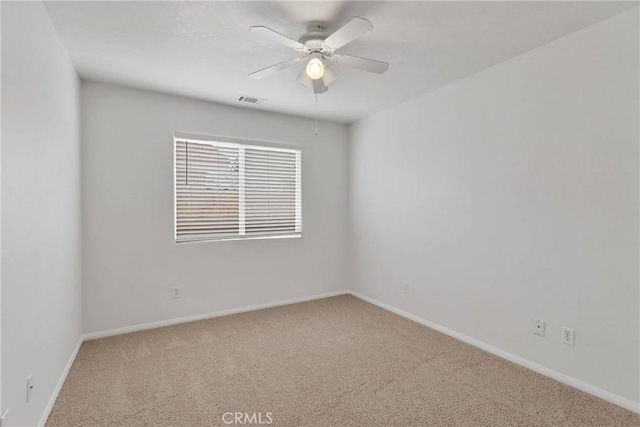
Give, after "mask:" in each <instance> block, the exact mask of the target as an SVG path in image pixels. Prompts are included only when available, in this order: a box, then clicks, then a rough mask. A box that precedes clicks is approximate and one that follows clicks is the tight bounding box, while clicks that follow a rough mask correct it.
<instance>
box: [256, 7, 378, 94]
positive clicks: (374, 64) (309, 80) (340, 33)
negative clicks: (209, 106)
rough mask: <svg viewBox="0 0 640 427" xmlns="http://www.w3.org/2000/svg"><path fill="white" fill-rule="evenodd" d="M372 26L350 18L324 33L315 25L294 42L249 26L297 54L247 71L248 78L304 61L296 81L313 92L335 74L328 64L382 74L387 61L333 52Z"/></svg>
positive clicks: (322, 88)
mask: <svg viewBox="0 0 640 427" xmlns="http://www.w3.org/2000/svg"><path fill="white" fill-rule="evenodd" d="M372 28H373V25H371V22H369V21H368V20H366V19H364V18H360V17H355V18H353V19H351V20H350V21H349V22H347V23H346V24H345V25H344V26H342V27H341V28H340V29H338V30H337V31H336V32H334V33H333V34H331V35H327V34H326V32H325V27H324V25H322V24H314V25H311V26H310V27H309V28H308V31H307V33H306V34H305V35H303V36H302V37H300V39H299V40H297V41H296V40H294V39H292V38H289V37H287V36H285V35H284V34H280V33H279V32H277V31H274V30H272V29H271V28H267V27H264V26H255V27H251V28H250V30H251V31H253V32H255V33H258V34H262V35H263V36H265V37H268V38H270V39H271V40H273V41H275V42H277V43H280V44H282V45H284V46H287V47H290V48H292V49H293V50H294V51H295V52H297V53H298V57H296V58H292V59H289V60H286V61H283V62H280V63H278V64H275V65H271V66H269V67H266V68H263V69H261V70H258V71H255V72H253V73H251V74H249V77H251V78H253V79H260V78H263V77H266V76H269V75H271V74H273V73H275V72H276V71H280V70H284V69H285V68H289V67H291V66H293V65H296V64H299V63H301V62H306V64H307V65H306V66H305V69H304V70H303V71H302V74H300V77H299V78H298V80H299V81H300V83H302V84H303V85H305V86H307V87H313V92H314V93H316V94H318V93H324V92H326V91H327V90H328V89H329V85H330V84H331V83H333V82H334V81H335V80H336V78H337V77H338V76H337V75H336V73H335V71H333V70H332V69H331V68H329V66H328V64H338V65H343V66H346V67H351V68H357V69H359V70H364V71H369V72H371V73H377V74H382V73H384V72H385V71H387V70H388V69H389V64H388V63H386V62H382V61H376V60H375V59H367V58H360V57H357V56H350V55H342V54H339V53H336V50H338V49H340V48H341V47H342V46H344V45H346V44H347V43H349V42H351V41H353V40H355V39H357V38H358V37H360V36H361V35H363V34H364V33H366V32H367V31H370V30H371V29H372Z"/></svg>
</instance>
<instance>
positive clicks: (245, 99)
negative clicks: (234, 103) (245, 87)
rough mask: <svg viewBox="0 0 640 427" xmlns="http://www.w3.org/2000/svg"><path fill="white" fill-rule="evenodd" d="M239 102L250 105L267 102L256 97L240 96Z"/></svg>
mask: <svg viewBox="0 0 640 427" xmlns="http://www.w3.org/2000/svg"><path fill="white" fill-rule="evenodd" d="M238 101H240V102H247V103H249V104H262V103H263V102H264V101H265V99H264V98H258V97H255V96H246V95H239V96H238Z"/></svg>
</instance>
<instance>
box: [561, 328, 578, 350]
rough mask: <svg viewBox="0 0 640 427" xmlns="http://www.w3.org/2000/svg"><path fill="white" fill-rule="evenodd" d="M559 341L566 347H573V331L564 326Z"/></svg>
mask: <svg viewBox="0 0 640 427" xmlns="http://www.w3.org/2000/svg"><path fill="white" fill-rule="evenodd" d="M560 341H562V342H563V343H564V344H567V345H575V331H574V330H573V329H571V328H567V327H566V326H563V327H562V333H561V335H560Z"/></svg>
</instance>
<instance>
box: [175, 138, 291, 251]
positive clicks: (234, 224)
mask: <svg viewBox="0 0 640 427" xmlns="http://www.w3.org/2000/svg"><path fill="white" fill-rule="evenodd" d="M301 165H302V154H301V152H300V150H291V149H285V148H273V147H264V146H256V145H247V144H238V143H231V142H211V141H199V140H191V139H181V138H176V139H175V214H176V221H175V239H176V242H194V241H202V240H228V239H244V238H256V237H299V236H300V235H301V233H302V194H301V193H302V182H301V181H302V180H301Z"/></svg>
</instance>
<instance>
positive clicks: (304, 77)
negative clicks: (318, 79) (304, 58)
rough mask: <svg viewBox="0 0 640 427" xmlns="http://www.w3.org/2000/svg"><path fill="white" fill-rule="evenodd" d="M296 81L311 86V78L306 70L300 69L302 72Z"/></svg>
mask: <svg viewBox="0 0 640 427" xmlns="http://www.w3.org/2000/svg"><path fill="white" fill-rule="evenodd" d="M298 81H299V82H300V83H302V85H303V86H306V87H311V86H313V80H312V79H311V77H309V76H307V70H302V73H300V77H298Z"/></svg>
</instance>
